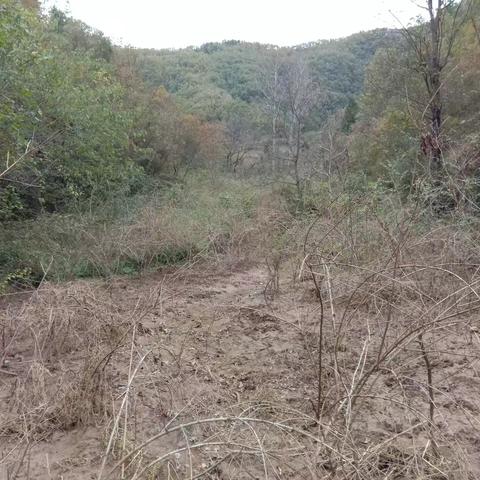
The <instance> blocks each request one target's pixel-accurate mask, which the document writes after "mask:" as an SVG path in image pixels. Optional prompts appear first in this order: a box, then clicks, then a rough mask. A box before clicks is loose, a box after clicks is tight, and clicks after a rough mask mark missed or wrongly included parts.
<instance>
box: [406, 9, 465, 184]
mask: <svg viewBox="0 0 480 480" xmlns="http://www.w3.org/2000/svg"><path fill="white" fill-rule="evenodd" d="M423 1H424V3H423V4H417V5H418V6H419V7H420V8H422V9H423V10H425V11H426V12H427V17H428V18H427V21H426V22H424V23H422V24H420V25H419V26H418V27H416V28H404V30H403V31H404V35H405V37H406V38H407V40H408V42H409V43H410V45H411V46H412V47H413V50H414V52H415V55H416V69H417V70H418V71H420V73H421V75H422V77H423V80H424V84H425V87H426V92H427V94H428V103H427V105H426V108H425V114H428V118H429V126H428V129H427V132H425V133H424V134H423V135H422V150H423V152H424V154H425V155H426V156H427V157H428V159H429V164H430V171H431V173H432V175H434V176H436V177H437V176H438V174H439V172H440V171H441V169H442V167H443V160H442V152H443V146H444V139H443V125H444V102H443V95H442V93H443V92H442V90H443V82H444V80H445V78H444V77H445V75H444V71H445V68H446V67H447V65H448V64H449V61H450V59H451V54H452V48H453V46H454V44H455V40H456V38H457V35H458V32H459V30H460V28H461V26H462V25H463V23H464V22H465V20H466V19H467V16H468V11H469V4H470V0H463V1H460V2H457V1H456V0H423Z"/></svg>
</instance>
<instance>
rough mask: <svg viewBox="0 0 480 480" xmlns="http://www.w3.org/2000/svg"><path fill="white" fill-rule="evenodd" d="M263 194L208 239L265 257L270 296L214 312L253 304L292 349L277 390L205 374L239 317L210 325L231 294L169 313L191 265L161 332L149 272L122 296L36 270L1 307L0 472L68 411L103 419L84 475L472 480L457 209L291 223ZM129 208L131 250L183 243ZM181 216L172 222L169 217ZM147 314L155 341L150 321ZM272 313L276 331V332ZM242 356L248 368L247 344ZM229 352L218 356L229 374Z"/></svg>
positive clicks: (473, 367) (467, 263) (358, 208)
mask: <svg viewBox="0 0 480 480" xmlns="http://www.w3.org/2000/svg"><path fill="white" fill-rule="evenodd" d="M277 200H278V198H277V197H275V196H271V195H265V197H263V198H260V200H259V203H258V205H259V206H258V207H257V210H256V213H254V214H249V215H252V218H254V219H255V220H254V222H253V223H254V225H255V226H254V227H253V226H252V223H251V221H248V222H243V220H241V221H240V220H239V219H238V218H236V219H235V218H234V219H232V225H233V224H234V225H235V227H234V228H230V230H229V235H228V239H224V238H223V237H222V236H221V232H218V231H217V232H215V233H212V236H211V237H209V240H208V242H212V244H214V245H223V246H224V245H228V248H227V249H226V250H227V251H229V252H235V251H238V252H241V251H242V249H244V248H245V245H248V246H249V250H250V251H249V255H250V257H251V258H252V257H254V256H257V258H260V259H262V260H261V261H263V259H266V263H267V265H268V266H269V271H268V273H267V278H266V283H264V284H263V287H264V292H263V293H264V294H265V298H266V300H267V302H266V303H267V305H263V306H258V305H254V306H253V307H251V306H249V305H248V304H247V305H241V304H238V302H239V300H238V298H236V297H235V299H234V300H232V302H233V303H232V305H228V309H229V310H228V311H229V312H234V314H233V315H234V316H233V318H234V319H240V321H242V320H243V319H244V318H247V317H248V318H247V320H248V322H250V323H251V324H252V325H253V327H252V328H253V332H254V333H252V334H251V335H253V336H259V335H260V334H262V335H265V338H267V339H270V340H271V339H272V338H273V340H272V341H273V342H276V341H280V340H281V341H283V342H285V343H287V344H288V350H286V351H284V353H282V355H284V356H285V357H288V361H289V365H290V371H289V372H286V373H285V371H283V373H282V374H283V375H286V377H285V378H278V379H271V378H270V379H268V376H269V375H270V376H274V375H275V374H276V373H275V371H274V370H272V371H269V372H270V373H269V372H267V371H264V372H262V375H263V376H262V377H261V378H259V379H257V380H258V384H261V383H262V382H263V383H265V382H266V378H267V379H268V380H271V381H275V382H276V385H281V387H282V388H283V389H285V390H288V391H289V396H286V397H285V398H284V397H283V396H282V395H279V396H278V398H277V397H275V396H273V397H272V392H271V391H270V390H268V389H265V390H262V389H259V391H258V393H252V394H251V395H250V396H248V397H247V398H242V397H240V395H239V393H238V391H236V390H235V387H234V386H233V385H232V386H229V385H228V381H225V380H224V378H223V376H222V375H223V372H218V371H215V369H214V366H215V365H216V366H217V368H218V367H219V365H220V367H221V363H219V361H217V363H209V362H212V359H215V358H216V357H215V354H214V353H209V352H210V350H214V351H215V350H216V349H217V351H218V350H219V348H217V347H218V346H217V345H211V343H212V342H213V343H214V342H216V341H218V339H219V338H223V337H222V335H223V336H224V337H225V336H227V337H231V339H230V344H229V345H230V347H231V348H232V349H233V348H234V347H235V344H236V343H238V342H240V340H241V339H240V338H239V337H238V338H236V337H235V335H239V333H238V332H239V331H240V330H241V328H242V325H243V323H240V324H239V326H238V329H237V330H235V325H233V324H232V323H228V324H227V325H229V326H228V328H227V327H225V323H222V322H220V323H218V322H217V323H216V318H215V316H216V315H218V316H219V317H221V316H222V314H221V313H219V311H220V310H222V309H224V308H226V307H225V306H224V305H223V306H222V305H219V306H218V307H215V308H214V309H212V310H208V315H210V314H211V315H213V318H210V317H207V318H203V317H200V316H199V318H202V321H203V322H204V323H205V325H200V326H199V325H197V326H192V327H191V326H188V325H183V322H185V323H186V322H187V315H186V311H185V308H186V307H185V305H186V304H188V301H187V299H188V298H195V296H196V295H198V296H200V297H201V296H202V295H204V294H205V292H204V291H203V290H201V289H198V284H197V280H196V277H195V274H196V273H195V269H192V270H188V269H183V270H180V271H179V275H178V276H176V277H175V278H172V277H169V279H168V286H170V285H173V284H174V283H175V282H176V281H178V280H179V278H180V275H181V278H182V282H181V284H182V285H184V289H183V290H179V291H177V290H174V291H173V292H174V293H172V294H171V295H172V296H173V297H174V299H175V298H176V297H177V296H178V295H182V296H183V298H181V299H180V300H183V301H184V302H185V303H184V304H182V305H183V306H182V307H181V308H180V309H179V310H178V312H180V313H178V318H177V313H175V314H172V315H174V316H175V321H176V323H175V324H174V325H175V326H174V329H175V331H173V332H169V331H168V330H165V328H164V327H163V323H162V312H163V307H162V301H163V300H164V293H165V290H168V288H167V289H165V288H164V286H160V287H155V288H153V289H152V288H151V284H152V283H151V282H150V283H147V282H146V283H145V286H146V288H144V289H143V292H144V295H143V296H141V297H138V296H135V295H134V296H130V297H128V298H130V302H126V301H125V302H118V298H119V293H118V290H119V289H121V288H123V287H122V286H118V285H116V286H115V287H113V286H112V287H111V288H110V287H108V286H107V285H105V284H104V285H101V287H100V286H99V284H95V283H87V282H75V283H72V284H68V285H66V286H63V287H59V286H54V285H51V284H48V283H47V284H44V285H42V287H41V288H40V290H39V291H38V292H37V293H36V294H34V295H33V296H32V297H31V298H30V299H29V300H26V301H23V302H22V301H18V302H9V303H7V305H9V306H8V307H6V308H5V310H4V312H3V313H2V317H1V323H0V326H1V328H2V332H3V333H2V338H3V340H2V342H3V343H2V350H1V351H0V354H1V360H2V365H3V366H2V369H3V370H4V372H3V373H4V375H5V378H6V379H7V380H6V381H5V382H4V384H3V385H4V386H3V387H2V391H1V394H2V397H4V398H5V400H6V405H7V408H2V409H0V414H1V417H0V436H1V437H2V438H5V439H8V445H9V448H8V449H7V451H4V452H3V453H2V455H3V457H2V458H0V467H1V466H4V467H5V471H6V472H8V475H7V478H9V479H12V480H13V479H16V478H28V473H27V472H28V464H29V458H30V454H31V449H32V448H33V446H34V444H35V442H39V441H42V440H47V441H48V439H49V437H50V435H52V433H53V432H56V431H59V430H68V429H73V428H76V427H78V426H81V425H96V426H98V427H99V428H100V429H103V430H104V431H105V434H104V442H103V450H102V451H98V452H97V453H98V455H99V458H97V460H96V462H94V468H93V471H94V472H95V475H96V477H97V478H98V480H101V479H107V478H121V479H126V480H140V479H152V480H153V479H157V478H158V479H160V478H162V479H163V478H167V479H174V478H175V479H176V478H189V479H196V478H205V479H220V478H222V479H227V478H232V479H233V478H235V479H244V478H245V479H247V478H265V479H269V478H291V479H297V478H309V479H310V478H311V479H319V478H324V479H327V478H328V479H338V480H340V479H352V480H353V479H365V480H366V479H379V480H380V479H394V478H395V479H405V480H407V479H416V480H426V479H452V480H453V479H455V480H468V479H473V478H475V475H477V474H478V466H476V465H475V464H474V462H473V461H472V459H473V458H474V457H475V453H477V454H478V451H477V452H475V451H472V448H475V438H478V433H479V427H480V425H479V421H478V414H479V412H480V405H479V404H478V400H476V398H478V397H477V396H476V395H478V392H476V388H477V387H478V384H479V382H478V379H477V377H478V374H479V370H478V362H479V360H480V338H479V336H478V335H479V331H480V325H479V322H478V311H479V310H480V291H479V288H478V287H479V285H480V277H479V272H480V249H479V248H478V243H477V240H478V238H477V233H476V229H475V228H473V227H472V224H469V223H468V222H467V221H465V220H461V222H453V221H449V222H443V223H440V222H439V223H438V224H436V225H433V226H432V225H428V226H426V225H425V223H424V219H423V218H422V212H421V211H420V208H419V206H418V205H413V206H411V207H410V208H404V207H400V206H399V205H397V204H393V203H392V204H391V205H386V203H385V202H386V201H385V202H384V203H383V204H381V205H379V204H378V203H375V202H374V201H371V200H366V199H357V200H355V201H350V200H349V201H346V200H345V198H344V197H342V198H338V197H337V198H335V199H333V200H332V201H331V202H330V204H329V206H328V209H325V210H324V211H321V212H320V213H319V214H318V215H316V214H315V216H311V217H307V218H305V217H303V218H297V219H294V218H292V217H291V216H290V214H289V213H288V212H287V210H286V208H284V206H283V205H282V204H279V203H278V202H277ZM217 213H218V212H217ZM142 215H144V217H142V216H141V217H139V219H138V221H137V222H136V223H135V224H133V225H130V226H128V227H126V229H125V232H126V234H125V236H122V235H120V236H119V238H118V241H119V242H125V244H126V245H130V243H132V239H134V242H133V243H135V248H136V249H137V250H136V251H137V252H140V251H141V252H143V253H142V258H147V257H148V255H150V254H147V253H146V252H148V251H150V250H149V249H150V247H151V245H157V244H156V242H157V241H158V242H161V241H163V240H161V239H165V238H169V240H168V243H169V244H172V243H174V238H173V236H172V237H169V235H178V238H183V237H185V236H188V235H189V232H193V233H194V232H195V228H196V225H197V223H196V220H192V219H190V223H188V222H187V220H185V221H183V220H182V221H179V220H178V219H177V218H174V217H173V216H170V217H169V216H168V215H167V217H159V216H158V215H157V214H156V212H155V211H154V209H153V210H152V209H150V208H149V207H148V208H145V209H144V210H143V213H142ZM171 215H173V213H171ZM242 218H244V217H242ZM203 220H204V219H200V220H199V221H203ZM225 221H227V220H226V219H225ZM222 222H223V220H222ZM178 224H181V225H183V227H182V228H184V230H178V231H176V232H175V233H172V232H171V231H170V230H168V229H170V228H171V229H172V231H173V229H174V228H173V226H172V225H178ZM167 227H168V228H167ZM162 228H167V231H166V232H165V231H163V232H162V233H161V234H160V233H159V237H155V235H154V234H153V233H152V232H157V231H159V230H161V229H162ZM150 235H152V238H150ZM202 235H203V234H202ZM175 238H177V237H175ZM142 239H143V240H142ZM159 239H160V240H159ZM142 241H144V242H145V243H144V244H142V243H141V242H142ZM208 242H207V243H208ZM225 242H226V243H225ZM215 248H217V247H215ZM222 248H223V247H222ZM156 249H157V248H156V247H155V248H154V249H153V250H152V251H156ZM214 250H215V249H214ZM222 251H223V252H224V251H225V250H222V249H221V248H219V247H218V251H217V253H218V254H220V253H221V252H222ZM204 266H205V264H204ZM291 271H294V272H295V277H294V279H292V276H291V275H290V273H291ZM143 281H144V280H142V279H139V280H137V282H143ZM113 288H115V295H113V294H112V291H113ZM125 288H126V287H125ZM239 291H242V292H243V290H239ZM178 292H181V293H178ZM207 293H208V292H207ZM168 295H170V294H168ZM262 296H263V294H262ZM169 298H170V297H169ZM206 298H208V297H206ZM133 299H135V301H133ZM177 300H178V299H177ZM171 301H173V300H171ZM206 301H207V302H208V300H206ZM126 305H128V306H129V308H125V306H126ZM212 312H213V313H212ZM198 315H201V312H200V313H198ZM146 318H148V319H149V323H148V325H149V326H146V325H147V322H146V321H145V319H146ZM229 318H230V317H229ZM229 322H233V320H232V319H230V320H229ZM262 322H263V324H265V325H266V326H265V325H264V326H263V327H262ZM159 324H162V326H161V328H162V329H164V330H162V335H163V337H162V336H155V334H154V333H153V332H150V330H151V329H152V328H153V327H152V325H153V326H158V325H159ZM280 324H281V325H282V326H284V327H285V329H286V332H288V333H283V335H284V336H286V337H284V338H280V335H281V333H275V332H282V330H281V329H280V328H279V327H278V326H277V325H280ZM216 325H220V326H223V328H226V329H225V330H224V331H223V330H222V331H214V328H216ZM155 328H157V327H155ZM158 328H160V327H158ZM197 328H198V329H199V330H198V332H196V331H195V329H197ZM262 328H264V330H262ZM165 332H166V333H165ZM181 332H182V333H181ZM222 332H224V333H222ZM275 335H277V336H275ZM253 336H252V341H253V340H254V337H253ZM160 337H161V338H162V339H163V340H160ZM145 338H147V340H145ZM195 341H200V345H201V347H199V346H198V345H197V344H196V343H195ZM245 341H246V342H248V341H249V340H248V339H246V340H245ZM244 345H248V343H245V344H244ZM273 346H275V345H273ZM199 352H201V353H199ZM290 352H294V353H295V355H290ZM249 354H250V352H246V353H245V355H249ZM254 355H259V360H258V361H259V362H260V355H261V354H260V352H255V353H254ZM262 355H267V356H269V355H272V356H273V355H275V348H273V349H272V351H267V353H266V354H262ZM232 358H233V359H234V360H232V359H230V358H229V357H228V352H227V353H225V361H232V362H234V367H233V368H235V369H236V368H237V367H238V365H237V363H236V362H237V359H236V357H232ZM275 358H276V359H277V361H279V359H280V358H281V357H275ZM295 362H296V363H295ZM250 365H251V364H250ZM261 365H262V364H261ZM250 368H251V367H250ZM188 372H193V373H192V374H189V373H188ZM247 373H249V379H250V380H251V378H252V376H253V377H254V374H251V373H250V372H247ZM225 374H226V373H225ZM189 375H190V376H189ZM242 378H243V377H242ZM249 379H245V378H243V380H242V381H243V382H247V381H249ZM232 381H233V380H232ZM190 382H191V385H190ZM199 382H200V383H199ZM199 385H202V386H203V387H202V388H205V390H202V391H201V392H200V391H199V390H198V389H199ZM145 386H148V387H149V391H151V392H153V393H151V395H152V396H151V398H150V397H149V398H148V403H149V404H151V405H154V406H155V407H154V411H155V412H156V413H155V415H154V416H150V417H149V416H146V415H147V414H146V413H145V412H143V413H139V411H140V410H141V407H140V404H141V403H142V399H143V396H144V395H145V393H144V392H145V388H144V387H145ZM292 386H294V387H292ZM166 391H168V395H167V394H166V393H165V392H166ZM244 391H245V390H244ZM247 391H248V390H247ZM291 392H294V394H292V393H291ZM189 395H190V397H188V396H189ZM292 395H293V400H292ZM186 397H187V398H186ZM235 398H236V399H235ZM168 399H169V400H168ZM287 400H288V401H287ZM151 408H153V407H151ZM149 411H150V410H149ZM142 415H143V417H142ZM149 415H151V414H149ZM159 419H160V420H161V421H160V420H159ZM142 422H143V423H142ZM139 425H143V429H142V427H140V426H139ZM146 425H147V426H148V428H145V426H146ZM157 425H158V426H157Z"/></svg>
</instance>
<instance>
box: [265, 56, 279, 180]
mask: <svg viewBox="0 0 480 480" xmlns="http://www.w3.org/2000/svg"><path fill="white" fill-rule="evenodd" d="M282 58H283V52H282V51H281V50H280V49H278V48H276V47H274V48H272V49H271V50H268V51H267V52H266V56H265V59H264V62H263V68H262V70H261V72H260V78H259V83H260V91H261V92H262V95H263V106H264V108H265V110H266V113H267V115H269V117H270V120H271V127H272V128H271V145H270V149H271V151H270V160H271V168H272V173H274V174H275V173H276V172H277V170H278V149H277V137H278V119H279V114H280V100H281V99H280V68H281V65H282V63H283V60H282Z"/></svg>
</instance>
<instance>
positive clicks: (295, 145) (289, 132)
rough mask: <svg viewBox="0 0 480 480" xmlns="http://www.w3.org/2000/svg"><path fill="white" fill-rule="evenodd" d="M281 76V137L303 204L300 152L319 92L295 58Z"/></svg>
mask: <svg viewBox="0 0 480 480" xmlns="http://www.w3.org/2000/svg"><path fill="white" fill-rule="evenodd" d="M282 67H283V68H282V71H281V76H280V80H279V81H280V108H281V111H282V114H283V119H284V130H283V132H284V136H285V141H286V145H287V148H288V152H289V160H290V161H291V163H292V164H293V170H294V178H295V187H296V190H297V195H298V200H299V202H300V203H301V204H302V203H303V186H304V180H303V178H302V174H301V170H300V167H301V165H300V160H301V156H302V151H303V150H304V149H305V147H306V143H305V126H306V123H307V122H308V121H309V119H310V118H311V115H312V112H313V108H314V107H315V105H316V104H317V102H318V101H319V99H320V90H319V88H318V86H317V85H316V84H315V83H314V82H313V80H312V78H311V76H310V71H309V68H308V64H307V62H306V61H305V59H304V58H303V57H301V56H300V55H296V56H295V57H291V58H290V59H288V60H287V61H286V62H285V63H284V64H283V66H282Z"/></svg>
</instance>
